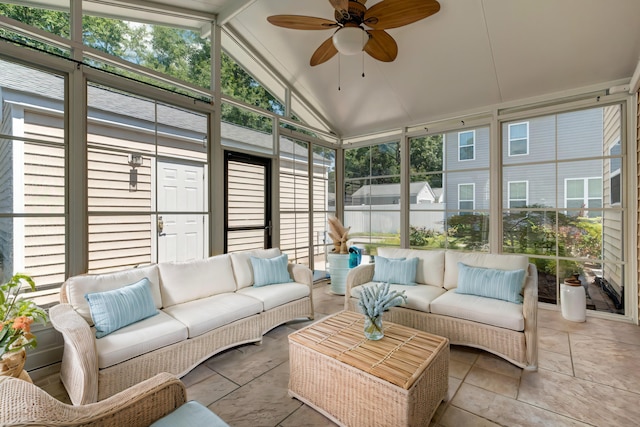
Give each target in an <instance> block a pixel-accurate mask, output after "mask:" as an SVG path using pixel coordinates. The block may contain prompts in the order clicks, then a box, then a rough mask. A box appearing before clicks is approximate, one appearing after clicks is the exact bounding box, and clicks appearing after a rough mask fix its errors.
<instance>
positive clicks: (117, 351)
mask: <svg viewBox="0 0 640 427" xmlns="http://www.w3.org/2000/svg"><path fill="white" fill-rule="evenodd" d="M186 339H187V327H186V326H185V325H183V324H182V323H180V322H178V321H177V320H176V319H174V318H173V317H171V316H169V315H168V314H166V313H163V312H162V311H160V312H159V313H158V314H157V315H155V316H153V317H148V318H146V319H144V320H141V321H139V322H136V323H133V324H131V325H129V326H125V327H124V328H122V329H118V330H117V331H115V332H112V333H110V334H109V335H107V336H105V337H103V338H100V339H98V340H96V341H95V343H96V352H97V354H98V368H100V369H103V368H108V367H109V366H113V365H115V364H118V363H121V362H124V361H125V360H129V359H132V358H134V357H136V356H140V355H141V354H144V353H149V352H151V351H153V350H157V349H159V348H161V347H165V346H167V345H170V344H175V343H177V342H180V341H183V340H186Z"/></svg>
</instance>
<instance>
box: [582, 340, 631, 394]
mask: <svg viewBox="0 0 640 427" xmlns="http://www.w3.org/2000/svg"><path fill="white" fill-rule="evenodd" d="M637 333H638V334H639V335H640V331H638V332H637ZM571 351H572V354H573V359H574V370H575V376H576V377H578V378H582V379H586V380H589V381H594V382H597V383H600V384H606V385H610V386H612V387H616V388H620V389H623V390H628V391H632V392H635V393H640V346H638V345H633V344H625V343H621V342H619V341H611V340H606V339H601V338H591V337H588V336H586V335H578V334H572V335H571ZM603 361H605V363H603ZM639 403H640V397H639Z"/></svg>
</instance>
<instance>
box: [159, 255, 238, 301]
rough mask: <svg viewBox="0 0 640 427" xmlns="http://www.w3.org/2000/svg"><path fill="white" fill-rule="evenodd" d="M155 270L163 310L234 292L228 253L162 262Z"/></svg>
mask: <svg viewBox="0 0 640 427" xmlns="http://www.w3.org/2000/svg"><path fill="white" fill-rule="evenodd" d="M158 268H159V270H160V279H161V286H160V291H161V292H162V302H163V304H164V307H171V306H172V305H176V304H182V303H184V302H187V301H193V300H197V299H200V298H205V297H210V296H212V295H218V294H223V293H227V292H233V291H235V290H236V280H235V278H234V276H233V268H232V267H231V258H230V257H229V255H228V254H224V255H216V256H212V257H209V258H206V259H200V260H195V261H184V262H162V263H160V264H158Z"/></svg>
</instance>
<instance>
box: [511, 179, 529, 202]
mask: <svg viewBox="0 0 640 427" xmlns="http://www.w3.org/2000/svg"><path fill="white" fill-rule="evenodd" d="M508 191H509V208H524V207H526V206H527V204H528V197H529V182H528V181H510V182H509V188H508Z"/></svg>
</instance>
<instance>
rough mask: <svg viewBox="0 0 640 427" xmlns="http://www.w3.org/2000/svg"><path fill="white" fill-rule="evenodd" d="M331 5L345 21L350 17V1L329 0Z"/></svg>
mask: <svg viewBox="0 0 640 427" xmlns="http://www.w3.org/2000/svg"><path fill="white" fill-rule="evenodd" d="M329 3H331V6H333V8H334V9H335V10H337V11H338V12H339V13H340V14H341V15H342V16H343V17H344V18H345V19H346V18H347V17H348V16H349V0H329Z"/></svg>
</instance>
